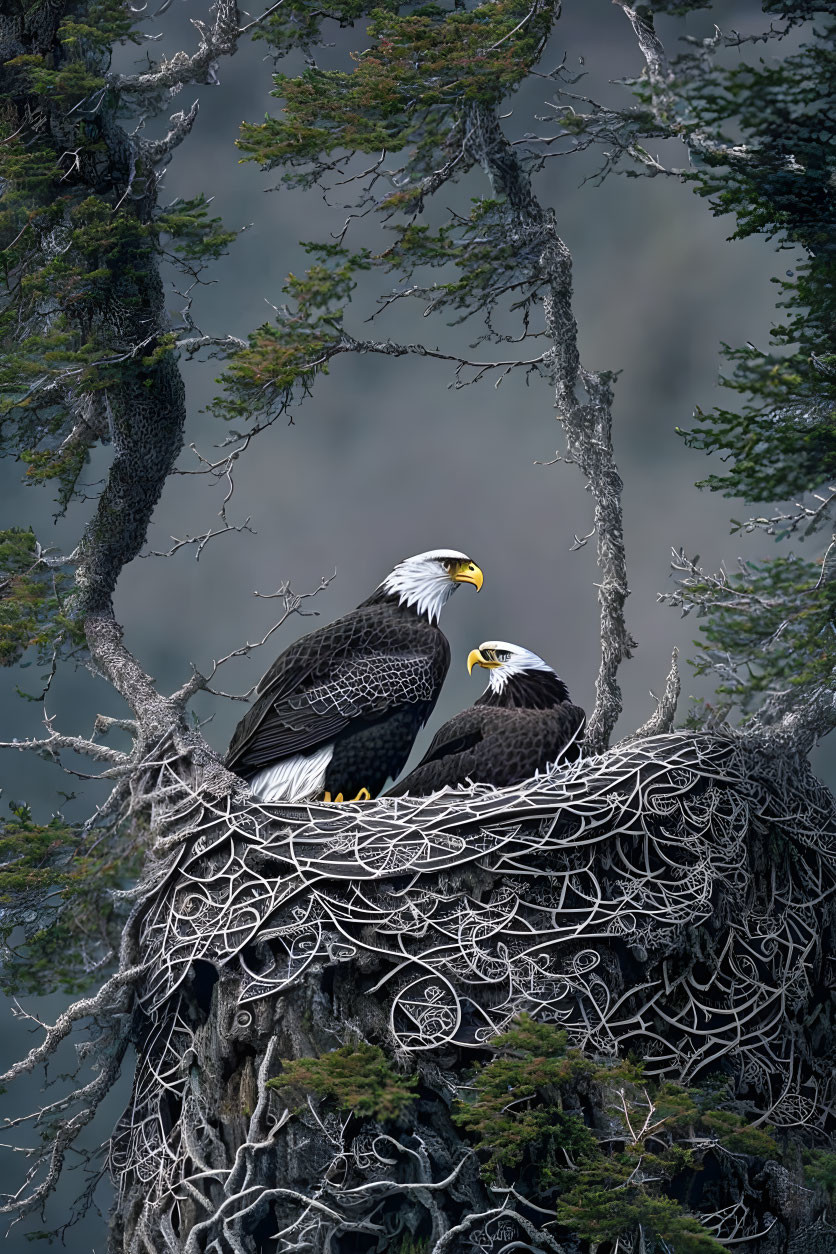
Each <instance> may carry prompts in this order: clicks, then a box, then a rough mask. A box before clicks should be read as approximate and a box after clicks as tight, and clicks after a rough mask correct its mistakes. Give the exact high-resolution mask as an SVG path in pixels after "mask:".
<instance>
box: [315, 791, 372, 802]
mask: <svg viewBox="0 0 836 1254" xmlns="http://www.w3.org/2000/svg"><path fill="white" fill-rule="evenodd" d="M371 799H372V794H371V793H370V792H369V790H368V788H361V789H360V791H359V792H358V794H357V796H356V797H352V798H351V800H352V801H371ZM322 800H323V801H329V802H332V803H335V802H338V801H345V797H344V796H343V795H342V793H341V792H338V793H337V795H336V797H332V796H331V794H330V792H324V793H323V794H322Z"/></svg>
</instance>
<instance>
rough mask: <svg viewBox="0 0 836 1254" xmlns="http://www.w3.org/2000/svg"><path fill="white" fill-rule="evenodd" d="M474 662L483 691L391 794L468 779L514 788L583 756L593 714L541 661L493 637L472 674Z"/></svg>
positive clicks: (477, 653)
mask: <svg viewBox="0 0 836 1254" xmlns="http://www.w3.org/2000/svg"><path fill="white" fill-rule="evenodd" d="M474 666H483V667H485V669H486V670H487V671H488V672H489V676H488V686H487V688H486V689H485V691H484V692H483V693H482V696H481V697H479V699H478V700H477V701H476V704H475V705H473V706H472V707H471V708H470V709H469V710H462V712H461V713H460V714H456V715H455V716H454V717H453V718H451V719H450V720H449V722H447V723H445V724H444V726H443V727H442V728H441V729H440V731H438V732H437V734H436V736H435V738H434V740H433V741H432V744H431V745H430V747H429V749H428V750H427V752H426V753H425V754H424V757H423V758H422V760H421V761H420V762H419V763H418V765H417V766H416V767H415V770H414V771H411V772H410V774H409V775H407V776H406V778H405V779H402V780H401V781H400V783H398V784H396V785H395V787H394V788H390V790H389V791H388V792H387V794H386V796H387V797H402V796H405V795H406V794H409V795H410V796H413V797H417V796H426V795H428V794H429V793H433V792H438V791H439V790H440V789H442V788H450V787H455V786H456V785H461V784H469V783H473V784H493V785H494V786H495V787H496V788H507V787H509V786H510V785H511V784H518V783H520V782H521V781H522V780H524V779H528V778H529V777H530V776H532V775H534V773H535V772H536V771H543V770H545V769H546V767H547V766H549V765H551V764H552V763H553V762H556V761H558V760H559V759H562V760H565V761H568V760H570V759H572V758H576V757H577V756H578V754H579V752H580V748H579V743H578V742H579V740H580V738H581V736H582V735H583V728H584V723H585V721H586V715H585V714H584V712H583V710H582V709H581V708H580V707H579V706H577V705H573V704H572V702H571V701H570V699H569V689H568V688H567V687H566V685H565V684H564V682H563V680H562V679H561V678H560V677H559V676H558V675H557V674H556V673H555V671H553V670H552V668H551V667H550V666H549V665H548V664H547V663H546V662H544V661H543V659H542V658H540V657H538V656H537V654H536V653H531V652H530V651H529V650H528V649H523V648H520V646H519V645H515V644H507V643H506V642H505V641H504V640H488V641H486V642H485V643H484V644H480V645H479V648H478V649H473V651H472V652H471V653H470V655H469V657H468V659H467V669H468V671H472V669H473V667H474Z"/></svg>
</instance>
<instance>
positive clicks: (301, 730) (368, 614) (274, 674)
mask: <svg viewBox="0 0 836 1254" xmlns="http://www.w3.org/2000/svg"><path fill="white" fill-rule="evenodd" d="M449 665H450V646H449V644H448V643H447V638H446V636H445V635H444V634H443V632H442V631H441V630H440V629H439V628H438V627H436V626H435V625H434V624H432V623H430V622H428V621H427V619H426V618H423V617H419V616H418V615H417V614H416V613H415V611H414V610H412V609H407V608H405V607H403V606H400V605H398V604H397V602H395V601H393V600H391V599H387V600H384V601H380V602H378V603H375V604H371V605H370V604H364V605H361V606H359V607H358V608H357V609H356V610H353V611H352V612H351V613H350V614H347V615H346V616H345V617H344V618H339V619H337V621H336V622H334V623H329V624H328V625H327V626H325V627H320V628H319V629H318V630H317V631H312V632H311V633H310V634H309V635H307V636H303V637H302V639H301V640H297V641H296V642H295V644H292V645H290V647H289V648H288V649H286V650H285V652H284V653H283V654H282V655H281V657H279V658H277V660H276V661H275V662H274V663H273V665H272V666H271V667H270V670H269V671H268V672H267V674H266V675H265V676H264V678H263V679H262V680H261V683H260V684H259V688H258V692H257V699H256V701H255V703H254V705H253V706H252V708H251V709H250V710H249V711H248V713H247V714H246V715H245V716H244V718H243V719H242V720H241V722H240V723H239V724H238V726H237V728H236V729H235V734H234V736H233V737H232V741H231V743H230V746H229V752H228V754H227V759H226V761H227V765H228V766H229V767H230V768H231V769H232V770H233V771H235V772H236V773H237V774H238V775H243V776H244V778H245V779H250V778H251V777H252V776H254V775H255V774H257V773H258V772H259V771H261V770H263V769H264V768H265V767H269V766H270V765H271V764H272V763H274V762H276V761H277V760H278V759H280V758H287V757H290V756H291V755H296V754H303V755H304V754H306V753H308V754H310V753H312V752H313V751H315V750H316V749H318V748H320V746H322V745H323V744H325V743H329V742H333V745H334V752H333V756H332V757H331V760H330V762H329V763H328V765H327V767H326V771H325V776H324V779H323V791H325V792H330V793H331V795H332V797H336V796H337V795H338V794H339V793H342V794H343V795H344V796H345V797H354V796H356V795H357V793H358V792H359V791H360V790H361V789H362V788H367V789H368V790H369V792H370V793H371V795H372V796H375V795H376V794H377V793H378V792H380V790H381V789H382V788H383V787H384V785H385V783H386V781H387V779H394V778H395V777H396V776H397V774H398V772H399V771H401V770H402V769H403V765H404V763H405V762H406V759H407V758H408V757H409V752H410V750H411V748H412V745H413V743H414V741H415V737H416V736H417V734H418V732H419V730H420V729H421V728H422V727H423V726H424V723H426V721H427V719H428V718H429V716H430V714H431V713H432V711H433V708H434V706H435V703H436V701H437V699H438V694H439V692H440V691H441V685H442V684H443V682H444V677H445V675H446V674H447V670H448V668H449Z"/></svg>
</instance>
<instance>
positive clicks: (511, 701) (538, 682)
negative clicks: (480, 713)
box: [467, 640, 569, 709]
mask: <svg viewBox="0 0 836 1254" xmlns="http://www.w3.org/2000/svg"><path fill="white" fill-rule="evenodd" d="M474 666H483V667H484V668H485V670H486V671H487V672H488V686H487V688H486V689H485V691H484V693H483V694H482V696H481V697H480V698H479V700H478V701H477V703H476V704H477V705H504V706H519V707H526V708H528V709H548V708H549V707H550V706H552V705H556V704H559V703H561V702H563V701H568V700H569V689H568V688H567V687H566V685H565V683H564V682H563V680H562V679H561V678H560V676H559V675H558V673H557V671H556V670H555V669H554V668H553V667H552V666H549V664H548V662H544V661H543V659H542V658H541V657H538V656H537V654H536V653H532V652H531V650H530V649H524V648H523V647H522V645H519V644H509V643H508V641H507V640H485V641H484V643H483V644H480V645H479V648H478V649H471V651H470V653H469V654H468V657H467V672H468V674H470V673H471V671H472V670H473V668H474Z"/></svg>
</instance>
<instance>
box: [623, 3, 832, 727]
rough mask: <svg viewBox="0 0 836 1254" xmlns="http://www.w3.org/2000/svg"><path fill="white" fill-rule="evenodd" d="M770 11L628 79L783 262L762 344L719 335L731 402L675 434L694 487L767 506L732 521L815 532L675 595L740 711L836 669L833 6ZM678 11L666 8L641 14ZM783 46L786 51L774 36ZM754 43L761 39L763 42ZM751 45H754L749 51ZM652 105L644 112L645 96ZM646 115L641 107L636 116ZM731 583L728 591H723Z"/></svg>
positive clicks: (825, 682)
mask: <svg viewBox="0 0 836 1254" xmlns="http://www.w3.org/2000/svg"><path fill="white" fill-rule="evenodd" d="M763 8H764V13H765V14H770V15H773V14H774V15H778V17H779V18H780V21H778V22H777V23H775V24H774V26H773V28H772V29H773V35H772V37H771V38H770V37H767V38H766V39H765V40H763V41H761V44H760V45H759V44H758V43H756V42H754V41H752V42H751V43H749V46H748V47H746V44H747V42H748V41H745V40H743V41H740V43H739V44H738V45H737V48H738V50H737V52H736V55H735V58H734V60H733V61H732V62H731V64H724V63H723V60H722V59H721V55H720V54H721V53H722V51H723V48H724V46H725V45H726V44H732V46H735V40H734V38H733V37H731V36H729V37H728V38H727V39H725V40H724V39H723V38H722V37H721V36H720V35H719V34H718V36H717V38H715V40H714V41H711V40H707V41H705V42H704V43H702V45H698V44H697V41H696V40H692V43H693V44H695V45H696V46H694V47H692V48H691V49H689V50H688V51H687V52H685V53H683V54H681V55H679V56H677V57H675V58H674V59H673V60H672V61H671V63H670V76H669V79H668V81H667V82H666V83H665V87H664V94H663V96H662V99H663V100H664V106H663V105H662V104H660V95H661V93H660V91H659V87H658V84H656V86H655V88H654V86H653V85H652V83H651V78H652V76H649V75H645V76H643V78H642V79H641V80H639V81H638V82H637V83H636V84H634V87H635V91H636V94H637V95H638V97H639V99H640V101H641V102H642V105H643V106H644V108H645V109H647V110H648V114H649V115H650V116H651V118H652V125H653V128H654V132H655V134H657V135H658V134H659V133H660V132H661V133H665V134H668V135H670V136H672V137H674V136H675V137H677V138H679V139H681V140H683V141H684V143H685V144H686V145H687V147H688V150H689V155H690V158H691V162H692V169H691V170H690V171H689V172H688V173H687V174H686V175H685V177H687V178H689V179H690V180H691V181H692V182H693V184H694V186H695V188H696V190H697V191H698V192H699V194H700V195H702V196H705V197H706V198H707V199H708V201H709V204H710V206H711V209H712V212H713V213H715V214H731V215H733V217H734V221H735V229H734V231H733V232H732V235H731V238H732V239H743V238H746V237H747V236H752V235H761V236H763V237H765V238H766V239H769V240H773V241H774V242H775V244H776V247H777V249H778V250H779V252H780V253H782V254H783V256H784V257H785V259H786V270H785V275H784V277H782V278H779V279H773V282H774V283H775V285H776V303H777V309H778V311H779V312H778V317H777V320H776V322H775V323H774V325H773V331H772V343H771V345H770V346H755V345H753V344H746V345H745V346H742V347H730V346H728V345H727V346H724V349H723V353H724V357H725V359H726V361H727V362H728V363H729V366H730V370H729V371H728V372H727V373H725V374H724V375H723V376H722V378H721V382H722V384H723V386H724V387H725V388H726V389H728V390H729V391H730V392H731V393H733V394H734V404H733V405H730V406H729V407H720V408H718V409H716V410H715V411H713V412H711V413H703V412H702V410H701V409H699V408H697V409H696V410H695V419H696V421H695V424H694V425H693V427H692V428H691V429H690V430H689V431H686V432H683V434H684V437H685V440H686V442H687V443H688V444H689V445H690V446H691V447H692V448H695V449H699V450H701V451H703V452H705V453H709V454H713V455H715V456H714V459H713V460H714V463H715V465H716V461H717V460H718V459H719V460H720V461H721V463H722V469H720V468H718V469H715V470H713V471H712V473H710V474H709V475H708V476H707V477H706V478H705V479H704V480H703V481H702V484H703V485H704V486H706V487H708V488H710V489H711V490H712V491H720V492H722V493H724V494H725V495H727V496H737V497H742V498H743V499H744V501H746V502H749V503H758V504H760V503H766V504H767V505H769V506H771V507H772V508H771V509H770V510H769V511H768V513H769V514H771V515H772V516H771V517H769V516H767V517H759V518H756V519H754V520H753V521H752V522H750V523H748V524H743V523H740V522H737V521H733V523H732V528H733V530H736V531H739V530H741V529H742V528H743V527H744V525H745V527H746V529H747V530H753V529H755V528H756V527H757V528H761V529H763V530H765V531H766V532H767V534H770V535H773V536H774V537H775V539H776V542H779V541H790V540H792V539H793V538H796V537H797V538H802V539H804V538H809V537H812V536H814V535H815V534H816V533H821V532H822V531H825V543H824V545H823V547H822V548H821V549H820V552H819V556H818V557H817V558H813V557H811V558H808V559H806V560H805V559H804V558H803V557H802V555H801V554H800V553H799V552H797V551H795V550H793V551H792V552H791V553H787V554H785V555H776V556H775V557H774V558H772V559H770V560H768V561H765V562H759V563H754V562H747V563H743V565H742V566H741V569H740V570H739V572H738V573H736V574H734V575H725V574H724V576H723V580H722V586H718V584H717V582H716V581H711V580H708V581H707V580H705V579H701V578H700V577H699V574H696V575H694V576H692V577H689V578H688V579H686V580H685V581H684V583H683V585H682V588H681V594H680V597H679V598H678V603H679V604H681V605H682V606H683V608H684V609H686V610H687V609H689V608H696V609H697V611H698V613H699V614H701V615H704V616H705V620H706V621H705V625H704V628H703V631H704V643H705V645H707V646H708V647H707V648H706V649H705V650H704V651H703V652H701V653H700V655H699V657H698V659H697V670H698V672H700V673H702V672H706V671H713V672H715V673H716V674H718V675H719V676H720V684H719V686H718V689H717V691H718V693H720V694H722V695H723V696H724V697H726V698H728V699H729V701H730V703H732V704H738V705H739V706H740V707H741V708H742V709H743V710H744V711H745V712H750V711H752V710H753V709H754V708H756V707H757V705H758V703H759V700H760V699H761V698H762V697H763V696H764V695H765V694H766V695H769V694H772V695H773V696H778V695H779V694H783V693H786V692H787V691H789V693H790V697H791V699H792V700H797V699H798V698H799V697H800V696H803V695H804V694H805V693H809V692H812V691H814V690H815V689H816V688H817V687H821V686H825V687H828V686H831V685H832V683H833V679H834V668H836V633H834V630H833V621H834V601H833V595H834V594H833V586H832V581H831V580H830V579H829V578H825V579H820V576H821V575H822V574H823V564H824V560H825V559H824V553H825V549H826V547H827V532H828V531H832V530H833V529H834V525H836V524H834V520H833V483H834V477H836V195H835V194H834V187H836V127H834V118H833V109H832V84H833V78H834V72H836V15H835V14H834V10H833V6H832V5H829V4H827V3H820V4H816V3H810V2H809V0H795V2H793V0H782V2H781V3H764V5H763ZM651 10H652V11H655V12H657V13H659V12H667V13H679V12H681V11H682V6H681V5H679V4H667V3H654V4H653V5H651V6H648V7H647V10H642V11H643V12H644V13H645V20H647V21H648V23H649V24H650V25H651V27H652V20H653V19H652V12H651ZM788 35H789V36H790V37H791V38H792V41H793V43H795V44H797V46H796V48H795V50H793V51H790V52H785V51H784V48H783V39H784V37H785V36H788ZM764 45H766V46H765V47H764ZM761 49H763V51H761ZM654 102H655V108H654V107H653V106H654ZM646 116H647V115H646ZM807 493H819V494H821V495H820V497H819V500H825V501H826V500H827V499H828V498H830V501H829V504H828V505H827V507H825V508H823V509H819V508H818V505H819V500H814V502H813V508H810V507H808V509H807V510H806V511H802V510H799V509H798V508H797V507H796V508H795V509H790V510H786V509H785V508H782V503H783V502H786V501H792V500H793V499H794V498H796V497H798V496H802V495H803V494H807ZM730 593H733V594H735V595H734V596H731V595H730Z"/></svg>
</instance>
